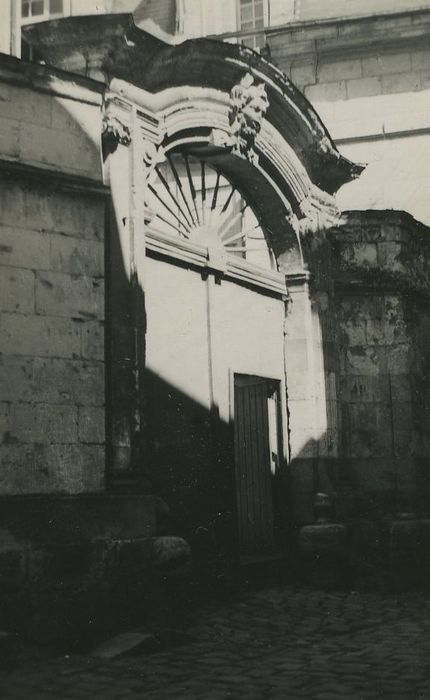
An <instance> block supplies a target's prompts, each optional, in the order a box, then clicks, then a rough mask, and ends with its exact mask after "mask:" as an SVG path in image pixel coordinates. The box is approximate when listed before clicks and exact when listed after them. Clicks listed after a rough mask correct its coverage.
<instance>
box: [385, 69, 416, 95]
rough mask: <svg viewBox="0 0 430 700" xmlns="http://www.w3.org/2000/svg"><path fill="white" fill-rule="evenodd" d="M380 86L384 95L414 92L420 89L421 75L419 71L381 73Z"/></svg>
mask: <svg viewBox="0 0 430 700" xmlns="http://www.w3.org/2000/svg"><path fill="white" fill-rule="evenodd" d="M381 87H382V93H383V94H384V95H391V94H393V93H405V92H406V93H407V92H416V91H417V90H420V89H421V76H420V74H419V73H418V74H417V73H413V72H410V73H397V74H394V75H383V76H382V77H381Z"/></svg>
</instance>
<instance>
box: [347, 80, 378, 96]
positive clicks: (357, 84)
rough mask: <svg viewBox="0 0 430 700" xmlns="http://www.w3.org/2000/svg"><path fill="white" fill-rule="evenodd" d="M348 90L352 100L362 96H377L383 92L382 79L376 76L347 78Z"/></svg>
mask: <svg viewBox="0 0 430 700" xmlns="http://www.w3.org/2000/svg"><path fill="white" fill-rule="evenodd" d="M346 92H347V95H348V99H350V100H354V99H357V98H360V97H375V96H376V95H380V94H381V93H382V85H381V79H380V78H379V77H374V78H358V79H355V80H347V82H346Z"/></svg>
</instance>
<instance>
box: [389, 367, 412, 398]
mask: <svg viewBox="0 0 430 700" xmlns="http://www.w3.org/2000/svg"><path fill="white" fill-rule="evenodd" d="M390 383H391V394H392V397H393V400H394V401H406V402H409V401H411V397H412V389H411V380H410V376H409V374H395V375H393V376H392V377H391V378H390Z"/></svg>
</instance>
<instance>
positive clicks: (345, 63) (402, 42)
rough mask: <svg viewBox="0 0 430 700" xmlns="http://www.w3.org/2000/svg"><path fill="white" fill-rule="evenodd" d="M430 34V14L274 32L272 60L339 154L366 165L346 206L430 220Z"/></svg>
mask: <svg viewBox="0 0 430 700" xmlns="http://www.w3.org/2000/svg"><path fill="white" fill-rule="evenodd" d="M393 9H394V8H393ZM429 34H430V11H429V10H423V11H418V10H416V11H409V12H402V13H396V14H394V13H393V14H390V15H387V14H385V15H380V16H379V17H378V16H377V15H374V16H368V17H361V18H356V19H345V20H340V19H332V20H319V21H313V22H310V21H308V22H303V23H295V24H293V25H290V26H289V27H282V28H279V29H276V28H273V29H271V30H270V29H269V30H268V31H267V43H268V44H269V47H270V52H271V58H272V60H273V61H274V63H276V64H277V65H278V66H279V68H281V69H282V70H283V71H284V72H285V73H286V74H287V75H288V76H289V77H290V78H291V79H292V81H293V82H294V83H295V84H296V85H297V87H298V88H299V89H300V90H302V91H303V92H304V94H305V95H306V97H307V98H308V99H309V101H310V102H311V104H312V105H313V107H314V108H315V109H316V111H317V112H318V114H319V115H320V116H321V118H322V120H323V122H324V123H325V125H326V127H327V129H328V131H329V133H330V136H331V137H332V138H333V140H334V141H335V143H336V145H337V146H338V148H339V150H340V152H341V153H342V154H343V155H344V156H346V157H348V158H350V159H351V160H353V161H354V162H356V163H366V164H367V168H366V170H365V172H364V173H363V175H362V176H361V177H360V179H359V180H358V181H356V182H354V183H351V184H348V185H346V186H344V187H343V188H342V189H341V190H340V192H339V193H338V195H337V199H338V203H339V205H340V207H341V208H342V209H362V210H366V209H390V208H392V209H396V210H404V211H407V212H409V213H411V214H412V215H413V216H414V217H415V218H416V219H418V220H420V221H423V222H424V223H427V224H428V223H430V211H429V208H428V196H427V193H428V191H429V188H430V177H429V173H428V167H427V163H428V159H429V155H430V138H429V135H428V104H429V100H430V85H429V68H430V58H429V53H428V50H427V46H428V41H429Z"/></svg>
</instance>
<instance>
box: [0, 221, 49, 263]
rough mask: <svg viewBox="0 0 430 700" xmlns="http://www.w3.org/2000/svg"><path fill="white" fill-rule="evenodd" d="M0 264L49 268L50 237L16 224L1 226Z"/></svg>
mask: <svg viewBox="0 0 430 700" xmlns="http://www.w3.org/2000/svg"><path fill="white" fill-rule="evenodd" d="M0 265H11V266H12V267H20V268H27V269H30V270H48V269H49V237H48V236H47V235H46V234H44V233H38V232H36V231H31V230H26V229H19V228H16V227H14V226H0Z"/></svg>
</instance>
